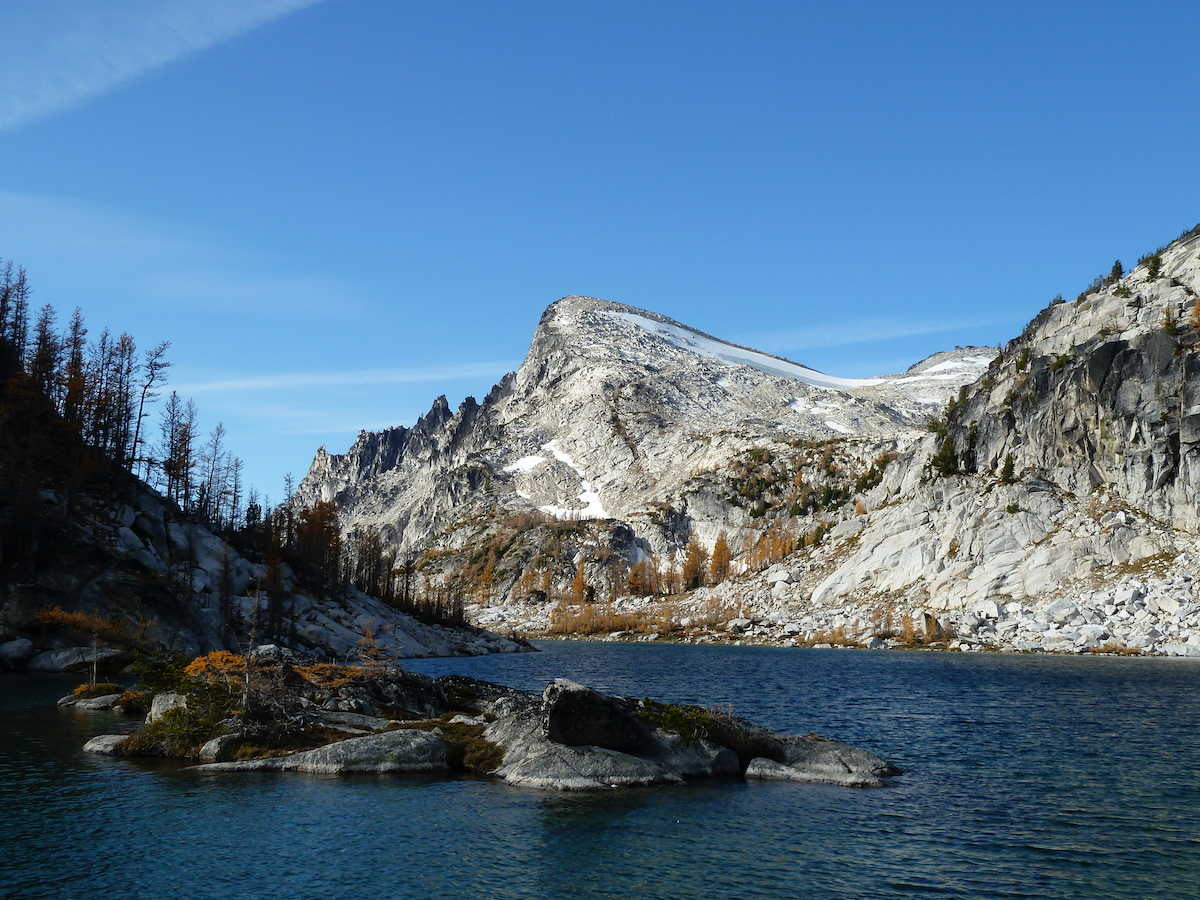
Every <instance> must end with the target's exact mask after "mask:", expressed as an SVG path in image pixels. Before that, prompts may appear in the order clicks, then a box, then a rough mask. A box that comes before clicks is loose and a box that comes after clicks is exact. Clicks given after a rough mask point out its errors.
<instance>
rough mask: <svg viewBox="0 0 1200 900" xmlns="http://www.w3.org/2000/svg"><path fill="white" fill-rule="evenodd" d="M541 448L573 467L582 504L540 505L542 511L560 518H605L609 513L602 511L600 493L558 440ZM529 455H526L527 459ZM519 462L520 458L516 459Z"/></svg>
mask: <svg viewBox="0 0 1200 900" xmlns="http://www.w3.org/2000/svg"><path fill="white" fill-rule="evenodd" d="M542 449H543V450H548V451H550V453H552V454H553V455H554V458H555V459H557V460H558V461H559V462H560V463H564V464H566V465H567V466H568V467H569V468H570V469H573V470H574V472H575V474H576V475H578V476H579V486H580V487H581V488H582V490H581V491H580V492H579V502H580V503H582V504H583V509H566V508H565V507H562V506H555V505H553V504H550V505H547V506H540V507H538V509H540V510H541V511H542V512H545V513H549V514H550V515H552V516H558V517H559V518H560V519H607V518H609V515H608V513H607V512H605V511H604V506H603V504H601V503H600V494H599V493H598V492H597V491H596V490H594V489H593V488H592V483H591V482H590V481H588V480H587V477H586V476H587V473H586V472H585V471H584V470H583V466H581V465H579V464H578V463H576V462H575V460H574V459H572V458H571V456H570V454H568V453H567V452H566V451H564V450H562V449H561V448H560V447H559V446H558V441H557V440H554V441H550V442H549V443H548V444H544V445H543V446H542ZM529 458H531V457H526V459H529ZM518 462H520V460H518Z"/></svg>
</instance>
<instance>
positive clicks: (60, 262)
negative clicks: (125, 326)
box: [0, 191, 358, 313]
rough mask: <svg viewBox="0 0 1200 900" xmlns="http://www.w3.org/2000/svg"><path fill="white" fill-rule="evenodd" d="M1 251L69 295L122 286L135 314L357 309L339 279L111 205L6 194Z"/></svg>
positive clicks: (0, 209)
mask: <svg viewBox="0 0 1200 900" xmlns="http://www.w3.org/2000/svg"><path fill="white" fill-rule="evenodd" d="M0 213H2V215H0V248H3V255H4V257H5V258H12V259H16V260H19V261H20V262H22V263H24V264H26V265H27V266H29V267H30V268H31V270H33V271H32V272H31V274H33V275H34V276H35V278H36V279H37V281H38V283H39V284H41V283H45V282H46V281H47V279H49V280H50V281H52V282H53V284H54V287H55V288H56V289H58V290H59V291H60V292H61V293H62V294H64V295H66V296H72V295H74V296H83V297H86V296H88V295H89V294H93V293H94V291H95V287H96V286H97V285H99V284H120V285H121V286H122V303H123V304H124V305H125V306H126V307H127V308H129V309H131V310H136V309H138V308H139V307H141V308H143V309H144V308H146V307H148V306H151V305H157V306H161V304H163V303H170V304H172V305H173V306H178V307H189V306H190V307H193V308H197V309H205V310H212V311H220V310H226V311H228V310H238V311H244V310H246V309H248V308H253V309H255V310H258V311H262V312H265V311H269V310H277V311H287V312H289V313H295V312H296V311H297V310H303V309H322V308H327V307H328V305H329V304H331V303H336V304H337V305H338V306H339V308H341V309H344V310H348V309H352V308H355V307H356V306H357V303H358V300H357V298H356V297H355V296H354V293H353V291H352V290H351V289H350V288H349V287H348V285H346V284H345V283H342V282H340V281H338V280H337V279H334V278H331V277H329V276H324V275H320V274H316V273H311V272H295V271H287V270H282V267H280V266H272V265H270V264H269V262H264V261H263V260H262V259H259V258H255V257H254V256H253V255H252V254H251V253H249V252H247V251H246V250H245V249H244V248H243V249H234V248H233V247H231V246H230V244H231V241H230V239H229V238H228V236H224V235H211V234H206V233H203V232H202V231H201V230H200V229H196V228H194V227H189V226H186V225H183V224H180V223H178V222H173V221H168V220H164V219H161V218H158V217H154V216H149V215H146V214H144V213H141V212H138V211H136V210H131V209H126V208H124V207H120V206H114V205H112V204H106V203H96V202H93V201H85V200H78V199H74V198H70V197H55V196H48V195H43V194H23V193H16V192H11V191H0Z"/></svg>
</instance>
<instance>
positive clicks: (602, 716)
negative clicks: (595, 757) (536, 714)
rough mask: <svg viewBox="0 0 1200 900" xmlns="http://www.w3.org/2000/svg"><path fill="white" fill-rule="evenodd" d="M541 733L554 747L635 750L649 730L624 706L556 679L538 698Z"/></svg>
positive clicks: (572, 683) (626, 705) (573, 683)
mask: <svg viewBox="0 0 1200 900" xmlns="http://www.w3.org/2000/svg"><path fill="white" fill-rule="evenodd" d="M542 733H543V734H544V735H545V736H546V738H547V740H550V741H553V742H554V743H556V744H570V745H587V746H592V747H604V748H605V749H608V750H635V749H637V748H638V747H641V746H642V744H643V743H644V742H645V740H646V738H647V736H648V735H649V729H648V728H647V727H646V725H645V723H643V722H642V721H641V720H640V719H639V718H638V717H637V716H636V715H634V713H633V712H632V710H631V709H630V706H629V704H628V703H626V702H624V701H620V700H616V699H614V698H612V697H606V696H604V695H603V694H598V693H596V692H595V691H593V690H592V689H591V688H588V687H584V686H583V685H581V684H576V683H575V682H574V681H568V680H567V679H565V678H556V679H554V681H552V682H551V683H550V684H548V685H547V686H546V690H545V691H544V692H543V694H542Z"/></svg>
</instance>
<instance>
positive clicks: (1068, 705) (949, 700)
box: [0, 641, 1200, 900]
mask: <svg viewBox="0 0 1200 900" xmlns="http://www.w3.org/2000/svg"><path fill="white" fill-rule="evenodd" d="M538 646H539V648H540V650H541V651H542V652H540V653H526V654H513V655H504V656H490V657H476V658H458V659H424V660H408V661H406V662H405V666H406V668H408V669H410V670H412V671H417V672H422V673H425V674H429V675H444V674H450V673H460V674H465V675H470V676H473V677H476V678H484V679H487V680H490V681H496V682H499V683H501V684H508V685H511V686H513V687H518V688H523V689H526V690H533V691H538V692H540V691H541V689H542V688H543V687H544V685H545V684H546V683H547V682H548V681H549V680H550V679H552V678H554V677H566V678H571V679H573V680H575V681H579V682H581V683H583V684H586V685H588V686H590V687H593V688H596V689H598V690H600V691H603V692H605V693H612V694H620V695H624V696H632V697H643V696H650V697H653V698H654V699H657V700H664V701H670V702H686V703H697V704H702V705H705V706H716V705H720V706H722V707H726V708H728V707H729V706H732V708H733V711H734V712H735V713H736V714H737V715H740V716H744V717H745V718H748V719H750V720H752V721H755V722H757V723H759V724H762V725H765V726H767V727H769V728H772V729H774V730H777V731H783V732H790V733H809V732H815V733H817V734H819V735H824V736H827V737H830V738H834V739H836V740H841V741H845V742H847V743H850V744H854V745H856V746H859V747H862V748H864V749H867V750H870V751H872V752H874V753H876V754H878V755H879V756H882V757H883V758H885V759H887V760H889V761H890V762H893V763H895V764H896V765H898V766H900V767H901V768H902V769H903V770H904V774H903V775H901V776H900V777H898V778H896V779H895V780H894V783H893V784H892V785H891V786H889V787H884V788H878V789H848V788H842V787H832V786H825V785H806V784H792V783H757V782H743V781H741V780H737V779H729V780H724V781H707V782H703V783H695V784H690V785H688V786H685V787H664V788H646V789H627V790H613V791H611V792H604V793H589V794H571V793H547V792H542V791H534V790H526V789H521V788H514V787H511V786H507V785H504V784H500V783H496V782H493V781H489V780H486V779H478V778H469V777H445V776H437V777H430V776H381V777H337V778H335V777H314V776H307V775H295V774H265V773H220V774H202V773H199V772H196V771H195V770H193V769H189V768H187V767H185V766H181V765H178V764H175V763H167V762H162V761H150V760H123V759H114V758H109V757H103V756H92V755H88V754H84V753H82V752H81V748H82V746H83V744H84V742H85V741H87V739H88V738H90V737H92V736H93V735H97V734H104V733H111V732H113V731H115V730H118V728H119V727H130V725H129V723H128V722H125V721H124V720H121V719H117V718H114V717H113V716H112V715H111V714H110V713H106V712H83V711H77V710H70V709H60V708H57V707H56V706H55V701H56V700H57V699H58V698H59V697H61V696H62V695H64V694H66V693H69V691H70V690H71V688H72V687H74V686H75V685H76V684H77V683H78V682H79V677H78V676H59V675H53V676H49V675H42V676H37V675H6V676H2V677H0V716H2V721H3V728H2V729H0V850H2V852H0V897H5V898H8V897H12V898H42V897H45V898H88V897H97V898H100V897H104V898H109V897H130V898H171V897H181V898H208V897H213V898H218V897H219V898H241V897H246V898H288V900H293V898H308V897H314V898H318V897H356V898H357V897H369V898H379V900H386V898H408V897H498V898H509V897H512V898H517V897H546V898H557V897H572V898H593V897H595V898H600V897H613V898H617V897H620V898H642V897H647V898H649V897H653V898H658V897H662V898H667V897H671V898H676V897H679V898H683V897H697V898H756V897H762V898H779V897H815V898H833V897H864V898H866V897H870V898H881V897H928V896H944V897H972V898H973V897H1106V898H1126V897H1128V898H1139V900H1140V898H1145V897H1174V898H1178V897H1200V741H1198V740H1197V738H1198V736H1200V734H1198V732H1200V661H1197V660H1188V659H1162V658H1154V659H1150V658H1147V659H1140V658H1111V657H1081V656H1049V655H1018V654H998V653H996V654H992V653H987V654H959V653H944V652H943V653H932V652H901V651H887V652H868V651H844V650H798V649H787V650H784V649H766V648H758V647H734V646H725V647H695V646H681V645H670V644H667V645H657V644H622V643H594V642H575V641H562V642H541V643H539V644H538Z"/></svg>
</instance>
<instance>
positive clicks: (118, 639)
mask: <svg viewBox="0 0 1200 900" xmlns="http://www.w3.org/2000/svg"><path fill="white" fill-rule="evenodd" d="M37 620H38V621H39V622H41V623H42V624H44V625H61V626H62V627H63V628H69V629H70V630H71V631H74V632H77V633H79V634H87V635H94V636H95V637H97V638H99V639H100V640H103V641H108V642H109V643H112V644H117V645H118V646H122V647H136V646H138V645H139V644H141V643H142V642H143V641H144V640H145V639H146V631H147V630H148V629H149V627H150V625H151V623H150V622H146V621H144V620H143V621H139V622H138V624H137V625H136V626H135V625H132V624H130V623H129V622H127V621H124V620H122V619H118V618H117V617H116V616H108V617H107V618H106V617H104V616H99V615H96V614H94V613H85V612H64V611H63V610H62V609H61V608H60V607H57V606H51V607H47V608H46V609H40V610H38V614H37Z"/></svg>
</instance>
